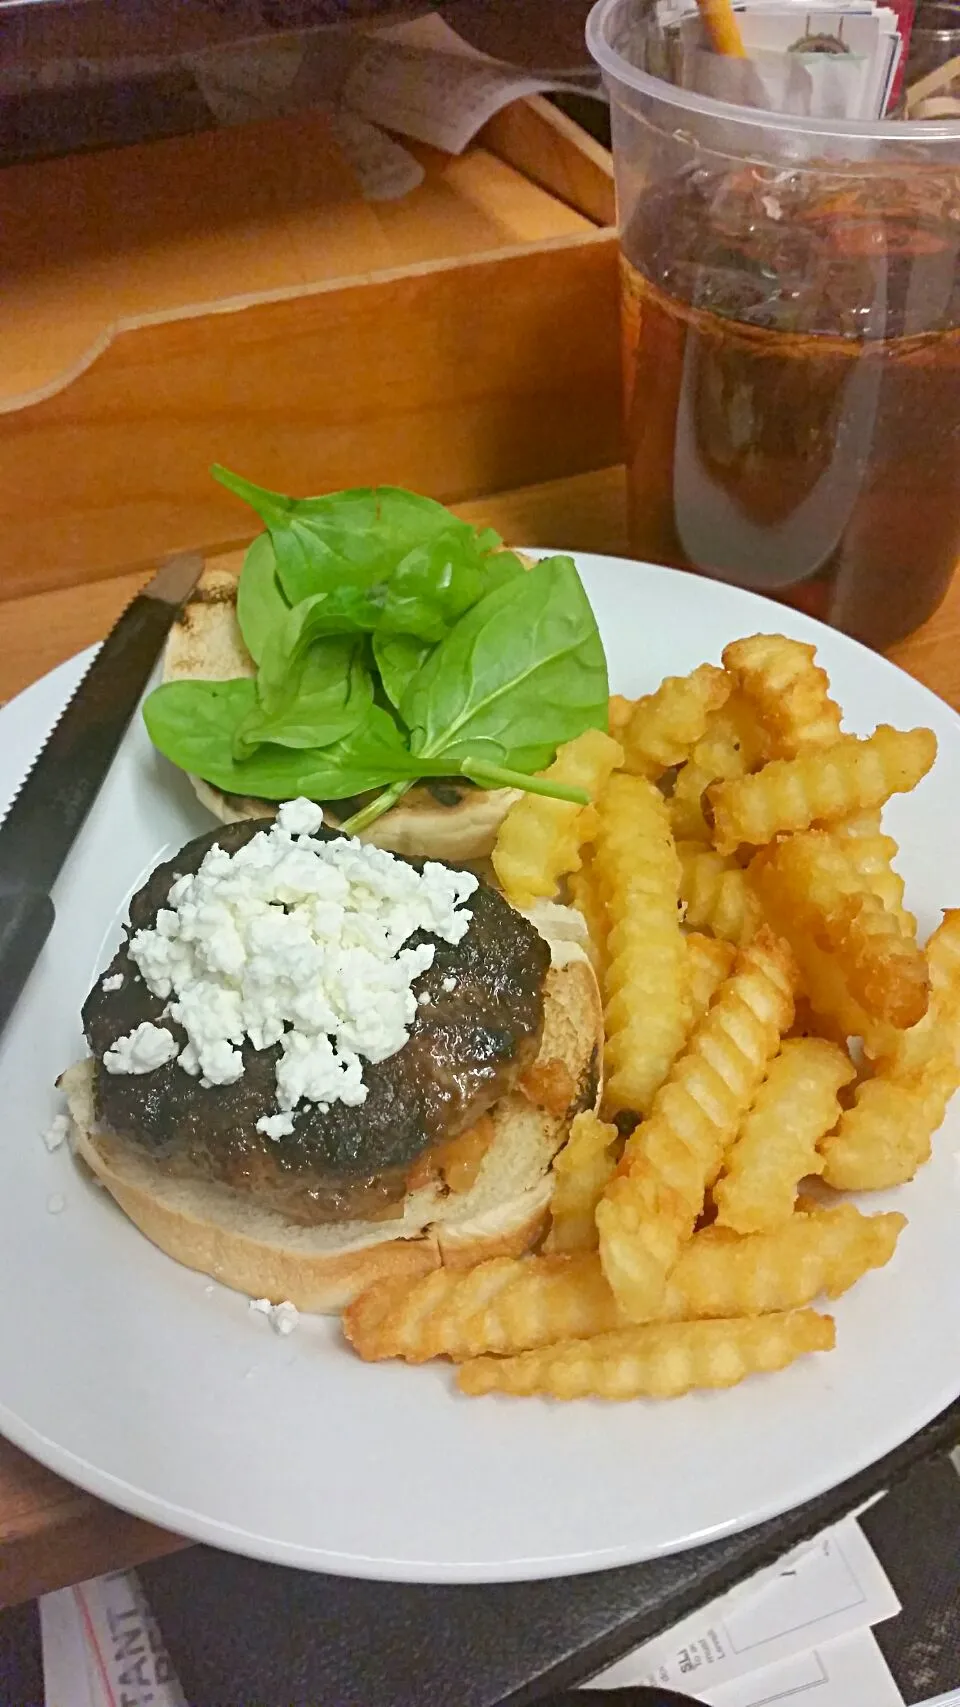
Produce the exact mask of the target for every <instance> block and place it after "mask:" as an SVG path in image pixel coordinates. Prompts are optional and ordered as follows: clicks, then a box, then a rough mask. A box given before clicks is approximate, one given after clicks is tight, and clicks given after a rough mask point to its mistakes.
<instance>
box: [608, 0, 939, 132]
mask: <svg viewBox="0 0 960 1707" xmlns="http://www.w3.org/2000/svg"><path fill="white" fill-rule="evenodd" d="M624 3H625V0H595V3H594V5H593V7H592V9H591V11H590V14H589V16H588V18H587V47H588V48H589V50H590V53H591V55H592V57H593V59H594V60H595V61H596V63H597V65H599V67H600V69H601V71H602V72H603V76H604V79H605V81H606V83H607V86H608V89H609V90H610V94H611V97H614V96H615V93H616V90H617V89H618V88H624V87H625V88H627V89H632V90H634V91H635V93H637V94H640V95H647V96H649V97H651V98H654V99H656V100H658V101H662V102H664V103H665V104H666V105H667V106H672V107H676V108H677V109H678V111H679V112H680V113H688V114H691V115H695V116H696V117H698V118H716V119H726V120H727V121H728V123H735V124H738V125H746V126H752V127H753V128H754V129H757V130H767V131H769V130H770V129H771V128H774V127H775V128H776V129H777V131H779V132H780V133H781V134H789V133H794V134H797V135H799V136H808V137H809V136H822V137H824V139H826V138H828V137H841V138H842V137H846V138H849V139H850V140H851V141H869V142H885V143H890V144H893V143H896V144H899V145H900V146H903V145H904V144H920V145H922V146H923V147H924V148H927V147H928V146H929V145H930V144H932V143H944V142H957V143H960V120H949V119H947V120H940V119H934V120H931V119H871V120H867V119H812V118H803V117H802V116H798V115H795V114H792V113H790V114H787V113H777V112H773V111H768V110H767V109H766V108H760V107H741V106H739V105H737V103H736V102H734V101H720V100H717V99H716V97H715V96H713V95H699V94H696V93H695V92H694V91H693V90H692V89H680V88H678V87H677V85H676V84H674V83H667V82H665V81H664V79H663V78H661V77H653V76H651V74H650V72H649V71H641V70H640V69H639V67H637V66H635V65H631V64H630V61H629V60H628V59H625V58H624V57H623V55H622V54H621V53H619V52H618V51H617V49H616V48H614V47H612V46H611V44H610V42H609V41H608V40H607V37H606V26H607V23H608V21H609V19H610V16H611V14H612V13H613V12H614V10H615V9H617V8H618V7H620V6H622V5H623V4H624Z"/></svg>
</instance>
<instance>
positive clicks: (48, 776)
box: [0, 551, 203, 891]
mask: <svg viewBox="0 0 960 1707" xmlns="http://www.w3.org/2000/svg"><path fill="white" fill-rule="evenodd" d="M202 568H203V558H202V556H201V554H200V553H199V552H195V551H193V552H184V553H182V554H181V555H179V556H177V557H172V558H170V559H169V560H168V561H167V562H166V563H164V564H163V565H162V567H161V568H160V569H159V570H158V572H157V573H156V574H155V575H154V577H153V579H152V581H149V582H148V583H147V585H146V586H145V587H144V588H143V589H142V591H141V592H139V593H137V595H136V597H135V598H134V599H133V600H132V601H131V603H130V604H129V605H128V606H127V608H126V610H125V611H124V612H123V615H122V616H121V617H120V618H119V619H118V620H117V622H115V623H114V625H113V627H112V629H111V630H110V633H109V634H108V635H107V638H106V640H105V641H104V642H103V645H102V646H101V647H100V650H99V652H98V653H97V655H96V657H95V658H94V660H93V662H92V664H91V665H90V667H89V669H88V670H87V672H86V674H85V675H84V676H83V678H82V680H81V682H80V683H79V685H78V687H77V689H76V691H75V692H74V694H73V697H72V699H70V700H69V702H68V704H67V705H66V707H65V708H64V710H63V712H62V713H61V715H60V718H59V720H58V721H57V723H55V724H54V727H53V729H52V730H51V731H50V734H49V735H48V737H47V739H46V741H45V743H44V745H43V747H42V748H41V750H40V752H39V754H38V755H37V758H36V759H35V760H34V763H33V765H32V767H31V769H30V771H29V772H28V774H27V777H26V779H25V781H24V782H23V784H22V786H21V788H20V790H19V793H18V794H17V795H16V796H15V797H14V799H13V801H12V803H11V805H10V807H9V810H8V811H7V814H6V816H5V817H4V819H3V821H2V823H0V875H2V876H3V877H5V878H7V879H8V880H13V881H14V882H16V881H18V880H19V881H21V882H27V883H29V884H30V886H31V888H32V889H34V890H46V891H49V890H50V888H51V887H52V885H53V883H54V881H55V879H56V877H57V875H58V873H59V871H60V868H61V867H62V865H63V862H64V860H65V859H66V857H67V854H68V853H69V852H70V849H71V847H72V846H73V843H74V841H75V840H76V838H77V835H78V833H79V831H80V829H81V827H82V825H83V822H84V819H85V818H86V816H87V813H88V812H89V811H90V808H91V806H92V805H93V802H94V801H95V799H96V797H97V795H98V793H99V791H100V787H101V784H102V783H103V780H104V778H105V777H106V775H107V772H108V771H109V769H110V766H111V764H112V763H113V760H114V758H115V756H116V752H117V748H118V747H119V745H120V742H121V741H122V739H123V736H124V733H125V731H126V728H127V725H128V723H129V722H130V719H131V717H132V716H133V713H134V712H135V710H136V708H137V705H138V703H139V701H140V696H141V694H142V693H143V690H144V688H145V687H146V685H147V682H148V680H149V678H150V672H151V670H152V669H153V666H154V664H155V663H156V661H157V658H158V657H159V655H160V650H161V647H162V646H163V643H164V641H165V639H166V637H167V635H168V633H169V631H170V628H171V626H172V624H173V622H174V620H175V618H176V617H177V614H178V612H179V611H180V608H181V606H182V605H183V603H184V601H185V599H187V598H188V596H189V594H190V593H191V592H192V591H193V588H194V586H195V585H196V582H197V579H198V577H199V574H200V571H201V569H202Z"/></svg>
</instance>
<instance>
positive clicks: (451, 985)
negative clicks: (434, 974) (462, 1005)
mask: <svg viewBox="0 0 960 1707" xmlns="http://www.w3.org/2000/svg"><path fill="white" fill-rule="evenodd" d="M456 987H457V980H456V978H444V980H443V982H442V983H441V985H440V988H441V990H442V991H443V993H444V995H445V996H449V995H450V994H451V993H452V992H453V991H454V990H455V989H456Z"/></svg>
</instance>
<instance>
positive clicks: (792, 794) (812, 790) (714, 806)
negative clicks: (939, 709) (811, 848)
mask: <svg viewBox="0 0 960 1707" xmlns="http://www.w3.org/2000/svg"><path fill="white" fill-rule="evenodd" d="M936 755H937V738H936V736H935V734H934V733H933V730H932V729H908V730H901V729H891V728H890V727H889V725H888V724H885V723H882V724H881V725H880V727H879V729H876V730H875V731H874V733H873V734H872V735H869V736H867V737H866V739H865V740H857V739H855V738H854V737H853V736H843V737H841V739H840V740H839V741H838V742H837V743H836V744H835V745H834V746H832V747H820V748H814V749H813V750H812V751H811V752H803V753H801V754H800V756H799V757H798V758H795V759H771V760H770V762H769V763H768V764H765V765H763V766H762V767H761V768H760V770H758V771H757V772H756V774H755V775H753V776H742V777H735V778H732V779H730V780H728V781H724V782H716V783H713V784H711V786H710V788H709V789H708V790H707V805H708V811H709V812H712V814H713V842H714V845H715V847H716V848H717V849H718V851H719V852H720V853H734V852H735V851H736V849H737V848H738V847H739V846H740V844H741V842H749V843H751V844H752V845H754V846H757V847H759V846H761V845H762V844H763V843H764V842H770V841H772V840H773V838H774V836H777V835H782V834H783V832H784V831H787V830H808V829H810V827H811V825H814V824H820V825H830V824H832V823H835V822H836V821H837V820H838V819H841V818H849V817H851V816H853V815H854V814H855V813H857V812H866V811H870V810H871V808H873V807H876V806H882V805H883V803H884V801H885V800H889V799H890V796H891V795H893V794H906V793H909V791H910V790H911V789H912V788H915V787H916V785H917V783H918V782H919V781H920V779H921V777H924V776H926V774H927V771H928V770H929V769H930V766H931V765H932V764H933V761H934V759H935V758H936Z"/></svg>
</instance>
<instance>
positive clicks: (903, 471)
mask: <svg viewBox="0 0 960 1707" xmlns="http://www.w3.org/2000/svg"><path fill="white" fill-rule="evenodd" d="M587 39H588V43H589V46H590V49H591V52H592V53H593V55H594V58H595V59H596V60H597V61H598V63H599V64H600V66H601V68H602V71H603V74H604V78H605V81H606V84H607V87H608V89H609V93H610V99H611V111H612V125H613V150H614V166H615V171H616V181H617V198H618V206H619V214H620V226H621V245H622V273H623V328H624V383H625V428H626V446H627V463H628V489H629V499H630V538H631V548H632V550H633V551H634V553H635V555H636V556H637V557H642V558H647V559H651V560H652V561H654V562H660V563H668V564H673V565H675V566H677V567H679V568H684V569H693V570H696V571H698V572H701V573H703V574H707V575H711V576H714V577H718V578H720V579H722V580H727V581H734V582H737V583H738V584H740V585H742V586H746V587H751V588H754V589H755V590H757V591H760V592H764V593H767V594H769V595H771V596H773V597H775V598H780V599H783V600H784V601H786V602H788V603H790V604H793V605H796V606H798V607H800V608H802V609H804V610H807V611H809V612H811V613H812V614H814V615H816V616H819V617H821V618H823V619H824V620H826V621H828V622H831V623H833V624H834V625H835V626H837V627H839V628H843V629H845V630H846V631H847V632H849V633H851V634H854V635H856V636H857V637H858V638H860V639H862V640H865V641H866V642H867V643H869V644H872V645H875V646H886V645H889V644H890V643H891V642H893V641H895V640H897V639H899V638H901V637H902V636H903V635H905V634H908V633H909V632H911V630H913V629H914V628H916V627H917V626H918V625H919V624H920V623H922V622H923V621H924V620H925V619H926V618H927V617H928V616H930V615H931V613H932V612H933V611H934V610H935V609H936V607H937V606H938V604H939V603H940V601H941V600H942V598H943V596H944V594H945V592H946V590H947V586H948V584H949V581H950V578H951V575H952V574H953V571H954V568H955V566H956V563H957V560H958V557H960V123H955V122H954V123H940V122H937V123H906V122H902V121H885V122H876V123H863V122H853V121H849V120H827V121H824V120H821V119H819V118H809V117H804V116H803V115H802V114H797V113H796V112H793V113H789V114H787V113H782V112H772V111H769V110H763V109H760V108H758V107H756V106H751V105H749V104H746V103H748V102H749V101H750V100H751V99H754V98H755V89H753V88H752V87H751V77H752V75H753V71H752V68H751V65H750V63H749V62H747V61H739V62H737V61H730V60H725V61H724V62H723V64H722V65H721V66H719V67H716V68H715V69H716V70H717V71H718V72H722V73H723V75H724V76H725V77H726V78H727V79H728V87H731V86H732V87H736V88H738V89H739V91H740V93H741V95H742V98H743V102H744V104H734V103H732V102H729V101H725V100H719V99H716V98H713V97H711V96H709V95H705V94H703V93H701V92H699V90H696V89H691V88H689V87H683V86H681V85H680V84H679V83H678V82H677V81H672V80H671V79H675V78H676V76H677V64H678V56H677V53H676V48H675V43H672V42H671V38H670V31H669V30H667V29H664V28H663V27H661V26H660V25H659V24H658V22H657V12H656V8H655V6H654V5H653V4H652V3H651V0H599V4H597V5H595V6H594V9H593V11H592V12H591V14H590V19H589V23H588V27H587ZM713 58H714V59H719V58H720V56H716V55H715V56H713ZM713 69H714V68H711V67H710V66H709V65H708V66H707V70H708V71H711V70H713ZM738 79H739V82H738V81H737V80H738ZM731 80H732V81H731Z"/></svg>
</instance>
